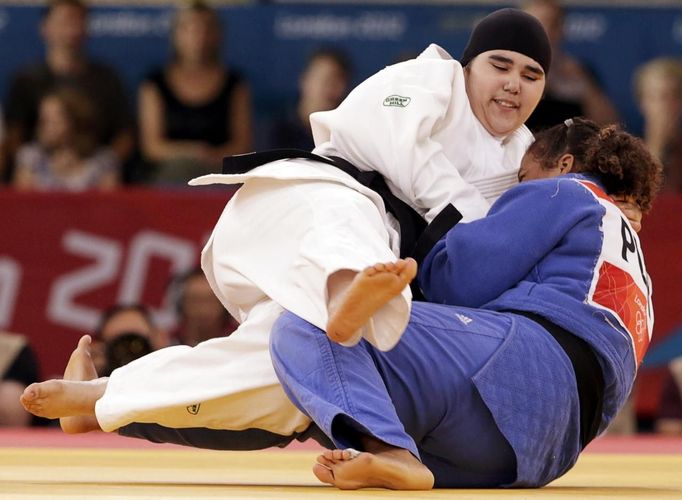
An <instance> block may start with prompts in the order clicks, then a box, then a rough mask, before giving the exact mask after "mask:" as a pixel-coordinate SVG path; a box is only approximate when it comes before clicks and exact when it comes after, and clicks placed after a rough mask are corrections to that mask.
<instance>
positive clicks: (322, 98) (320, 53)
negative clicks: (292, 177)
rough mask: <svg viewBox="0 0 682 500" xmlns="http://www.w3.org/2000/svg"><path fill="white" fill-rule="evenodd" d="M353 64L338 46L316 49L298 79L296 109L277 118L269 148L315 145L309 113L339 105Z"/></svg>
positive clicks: (269, 140)
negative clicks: (336, 48) (336, 47)
mask: <svg viewBox="0 0 682 500" xmlns="http://www.w3.org/2000/svg"><path fill="white" fill-rule="evenodd" d="M350 73H351V67H350V62H349V61H348V58H347V57H346V55H345V54H344V53H343V52H341V51H339V50H335V49H319V50H317V51H315V52H314V53H313V54H312V55H311V56H310V58H309V59H308V62H307V64H306V67H305V69H304V70H303V72H302V73H301V76H300V77H299V81H298V90H299V98H298V102H297V103H296V107H295V108H294V109H289V110H287V112H286V114H285V115H284V116H282V117H280V118H279V119H278V120H276V121H275V122H274V123H273V125H272V128H271V130H270V133H269V137H268V144H267V145H266V148H268V149H269V148H298V149H305V150H308V151H310V150H312V149H313V148H314V147H315V143H314V142H313V134H312V131H311V129H310V121H309V116H310V113H314V112H316V111H328V110H330V109H334V108H336V107H337V106H338V105H339V104H340V103H341V101H342V100H343V98H344V97H346V93H347V92H348V85H349V83H350Z"/></svg>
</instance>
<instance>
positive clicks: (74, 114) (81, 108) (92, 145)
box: [42, 85, 98, 158]
mask: <svg viewBox="0 0 682 500" xmlns="http://www.w3.org/2000/svg"><path fill="white" fill-rule="evenodd" d="M48 98H54V99H57V100H58V101H59V103H60V104H61V106H62V107H63V108H64V113H65V114H66V117H67V120H68V121H69V126H70V127H71V134H72V144H71V146H73V148H74V149H75V151H76V153H77V154H78V156H79V157H80V158H88V157H90V156H92V155H93V154H94V152H95V151H96V150H97V147H98V143H97V119H96V115H95V108H94V106H93V103H92V101H91V99H90V97H89V96H88V95H87V94H85V93H84V92H82V91H80V90H79V89H78V88H76V87H72V86H69V85H62V86H59V87H56V88H55V89H53V90H51V91H50V92H48V93H47V94H45V95H44V96H43V98H42V99H43V100H45V99H48Z"/></svg>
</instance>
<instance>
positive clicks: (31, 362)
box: [0, 332, 38, 427]
mask: <svg viewBox="0 0 682 500" xmlns="http://www.w3.org/2000/svg"><path fill="white" fill-rule="evenodd" d="M37 381H38V365H37V362H36V358H35V356H34V354H33V351H32V350H31V348H30V347H29V345H28V342H27V341H26V338H25V337H23V336H21V335H12V334H9V333H4V332H0V427H26V426H29V425H31V422H32V416H31V414H29V413H27V412H26V411H25V410H24V408H23V407H22V406H21V403H19V396H21V393H22V392H24V389H25V388H26V387H27V386H28V385H30V384H32V383H33V382H37Z"/></svg>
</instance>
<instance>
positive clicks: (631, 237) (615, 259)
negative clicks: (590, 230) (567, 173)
mask: <svg viewBox="0 0 682 500" xmlns="http://www.w3.org/2000/svg"><path fill="white" fill-rule="evenodd" d="M577 182H579V183H580V184H581V185H582V186H583V187H585V188H586V189H587V190H589V191H590V192H591V193H592V194H593V195H594V197H595V198H596V200H597V201H598V202H599V204H600V205H602V206H603V207H604V208H605V209H606V213H605V214H604V217H603V219H602V232H603V235H604V240H603V244H602V249H601V254H600V256H599V259H598V261H597V265H596V266H595V272H594V276H593V278H592V284H591V287H590V292H589V294H588V297H587V302H588V303H590V304H592V305H594V306H596V307H598V308H600V309H606V310H608V311H610V312H611V313H612V314H613V315H614V316H615V317H616V318H617V319H618V321H619V323H620V325H621V326H622V327H623V328H624V329H625V330H626V331H627V333H628V334H629V336H630V339H631V341H632V344H633V348H634V351H635V360H636V364H637V366H639V364H640V363H641V361H642V359H643V358H644V355H645V354H646V350H647V348H648V347H649V342H650V340H651V333H652V329H653V323H654V314H653V308H652V304H651V280H650V278H649V275H648V273H647V272H646V267H645V265H644V260H643V257H642V251H641V246H640V242H639V238H638V237H637V234H636V233H635V231H634V230H633V229H632V227H631V226H630V223H629V222H627V219H626V218H625V216H624V215H623V213H622V212H621V211H620V209H619V208H618V207H617V206H616V205H615V204H614V202H613V200H612V199H611V197H609V196H608V195H607V194H606V193H605V192H604V191H603V190H602V189H601V188H600V187H599V186H597V185H596V184H594V183H592V182H587V181H577ZM624 221H625V222H624ZM626 243H627V245H626Z"/></svg>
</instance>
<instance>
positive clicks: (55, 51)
mask: <svg viewBox="0 0 682 500" xmlns="http://www.w3.org/2000/svg"><path fill="white" fill-rule="evenodd" d="M86 24H87V9H86V7H85V5H84V4H83V3H82V2H81V1H80V0H51V1H50V2H49V3H48V6H47V8H46V10H45V13H44V16H43V19H42V21H41V25H40V33H41V35H42V38H43V40H44V41H45V60H44V61H41V62H39V63H37V64H34V65H32V66H29V67H27V68H24V69H22V70H21V71H20V72H19V73H18V74H17V75H16V76H15V77H14V78H13V79H12V82H11V84H10V88H9V93H8V96H7V100H6V103H5V113H6V114H5V120H6V128H7V131H6V138H5V141H4V144H3V149H4V151H3V157H4V159H5V163H6V166H7V167H8V168H7V169H6V170H7V172H6V176H7V177H9V176H10V171H11V170H12V169H13V166H14V163H13V162H14V158H15V155H16V152H17V150H18V149H19V147H20V146H21V144H23V143H25V142H28V141H31V140H32V139H33V138H34V135H35V131H36V124H37V120H38V108H39V105H40V102H41V99H42V97H43V96H44V95H45V94H47V93H48V92H50V91H52V90H53V89H55V88H56V87H59V86H66V85H70V86H73V87H76V88H78V89H79V90H80V91H81V92H83V93H84V94H87V95H88V96H89V98H90V100H91V102H92V103H93V106H94V108H95V117H96V122H95V130H96V133H97V139H98V142H99V144H101V145H108V146H110V147H111V148H112V149H113V151H114V152H115V154H116V156H117V157H118V159H119V161H121V162H123V161H125V160H127V159H128V158H129V157H130V154H131V152H132V149H133V138H134V135H133V133H132V120H131V115H130V112H129V108H128V104H129V103H128V100H127V98H126V95H125V93H124V90H123V86H122V85H121V82H120V80H119V78H118V76H117V75H116V74H115V73H114V71H113V70H112V69H111V68H109V67H107V66H104V65H102V64H99V63H97V62H94V61H91V60H89V58H88V57H87V55H86V53H85V47H84V45H85V35H86Z"/></svg>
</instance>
